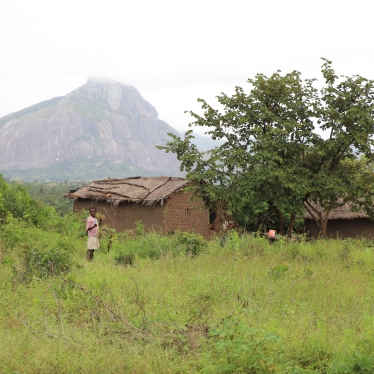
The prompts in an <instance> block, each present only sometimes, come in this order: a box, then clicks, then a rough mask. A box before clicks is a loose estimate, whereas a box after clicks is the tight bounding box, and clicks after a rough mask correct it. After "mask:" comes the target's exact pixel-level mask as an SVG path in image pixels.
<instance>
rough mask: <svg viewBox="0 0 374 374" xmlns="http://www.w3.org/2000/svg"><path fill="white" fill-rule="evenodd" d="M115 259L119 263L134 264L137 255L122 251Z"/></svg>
mask: <svg viewBox="0 0 374 374" xmlns="http://www.w3.org/2000/svg"><path fill="white" fill-rule="evenodd" d="M114 261H115V262H116V264H117V265H129V266H132V265H134V262H135V255H134V254H133V253H120V254H118V255H117V256H116V257H114Z"/></svg>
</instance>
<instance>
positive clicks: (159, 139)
mask: <svg viewBox="0 0 374 374" xmlns="http://www.w3.org/2000/svg"><path fill="white" fill-rule="evenodd" d="M168 132H172V133H175V134H177V131H176V130H174V129H173V128H172V127H171V126H169V125H168V124H167V123H165V122H163V121H161V120H159V119H158V114H157V111H156V109H155V108H154V107H153V106H152V105H151V104H150V103H148V102H147V101H146V100H144V99H143V97H142V96H141V95H140V93H139V92H138V91H137V90H136V89H135V88H134V87H131V86H125V85H123V84H120V83H118V82H115V81H110V80H96V79H92V80H89V81H88V82H87V83H86V84H85V85H83V86H82V87H80V88H78V89H76V90H75V91H73V92H71V93H70V94H68V95H66V96H64V97H58V98H54V99H51V100H48V101H45V102H43V103H39V104H36V105H34V106H32V107H30V108H27V109H24V110H22V111H20V112H17V113H13V114H10V115H8V116H5V117H3V118H0V172H2V171H5V170H16V169H24V170H27V169H42V168H50V167H52V166H54V165H57V164H60V163H66V162H69V161H79V160H83V161H84V160H87V159H95V160H110V161H111V162H113V163H114V164H121V163H123V164H126V165H131V166H133V167H134V168H135V169H136V170H143V171H144V172H145V174H147V173H149V174H153V175H154V174H159V175H180V172H179V162H178V161H177V160H176V158H175V156H174V155H172V154H166V153H165V152H163V151H160V150H158V149H156V147H155V146H156V145H162V144H165V142H166V141H167V138H168V137H167V133H168Z"/></svg>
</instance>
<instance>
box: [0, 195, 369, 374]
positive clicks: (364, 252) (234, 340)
mask: <svg viewBox="0 0 374 374" xmlns="http://www.w3.org/2000/svg"><path fill="white" fill-rule="evenodd" d="M7 193H9V194H10V192H9V191H8V192H7ZM12 201H14V202H17V204H15V203H14V206H5V205H4V203H3V200H1V199H0V204H2V208H1V209H2V210H1V212H2V217H3V218H2V223H1V225H0V228H1V230H0V263H1V265H0V362H1V365H0V373H45V372H48V373H76V372H79V373H93V372H97V373H99V372H105V373H126V372H129V373H294V374H296V373H326V374H327V373H334V374H335V373H336V374H343V373H372V372H374V358H373V354H372V352H373V351H374V293H373V285H374V249H373V248H374V247H373V243H371V242H369V241H367V240H319V241H315V242H308V241H300V242H291V241H288V240H279V241H277V242H275V243H274V244H270V243H269V242H268V241H267V240H266V239H263V238H258V237H254V236H252V235H242V236H240V235H238V234H237V233H235V232H233V233H231V234H230V235H229V236H228V238H227V240H226V241H225V242H224V243H223V245H221V243H220V239H219V238H217V240H214V241H212V242H209V243H207V242H205V241H204V240H203V239H202V238H200V237H199V236H197V235H194V234H186V233H180V232H176V233H174V235H170V236H162V235H160V234H159V233H155V232H151V233H147V232H144V230H143V228H142V225H141V222H139V223H138V225H137V229H136V230H134V232H128V233H115V232H113V231H110V230H107V232H110V235H106V236H104V237H103V238H102V240H101V246H102V249H101V250H100V251H98V252H97V254H95V259H94V261H92V262H87V261H86V260H85V241H86V237H85V232H84V218H85V216H82V215H75V216H73V215H66V216H64V217H61V216H59V215H58V214H56V213H54V212H53V211H52V210H50V209H49V208H46V209H43V208H42V207H40V206H39V205H37V204H36V205H32V204H30V200H28V199H25V200H24V202H25V203H27V205H26V208H27V207H29V208H30V209H34V210H33V211H31V212H29V213H28V214H27V216H24V217H23V216H22V215H21V214H18V213H17V214H14V215H13V214H12V209H13V208H14V209H15V208H17V209H16V210H15V212H20V211H22V209H21V208H22V201H23V199H22V198H20V199H18V200H17V199H14V200H12ZM33 206H34V208H32V207H33ZM103 231H104V232H105V230H103ZM109 242H110V245H109V246H108V243H109Z"/></svg>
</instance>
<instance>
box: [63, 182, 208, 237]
mask: <svg viewBox="0 0 374 374" xmlns="http://www.w3.org/2000/svg"><path fill="white" fill-rule="evenodd" d="M190 183H191V182H190V181H188V180H186V179H183V178H176V177H132V178H124V179H112V178H107V179H101V180H95V181H92V183H91V184H89V185H87V186H84V187H81V188H79V189H77V190H76V191H70V192H69V193H68V194H67V195H65V196H66V197H68V198H71V199H73V200H74V204H73V212H74V213H76V212H79V211H81V210H82V209H85V210H88V209H89V208H90V207H92V206H95V207H96V209H97V210H98V212H100V213H101V214H102V215H103V224H106V225H108V226H111V227H114V228H115V229H116V230H117V231H125V230H132V229H134V228H135V222H136V221H141V222H142V224H144V226H145V229H146V230H156V231H158V232H163V233H168V232H173V231H176V230H181V231H186V232H195V233H198V234H201V235H202V236H203V237H204V238H205V239H207V240H208V239H210V237H211V233H210V227H209V210H208V209H206V208H205V207H204V203H203V201H202V200H199V201H191V200H190V197H191V193H190V192H185V191H184V190H185V188H186V187H187V186H188V185H189V184H190Z"/></svg>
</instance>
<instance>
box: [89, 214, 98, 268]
mask: <svg viewBox="0 0 374 374" xmlns="http://www.w3.org/2000/svg"><path fill="white" fill-rule="evenodd" d="M86 222H87V224H86V230H87V234H88V239H87V260H88V261H92V260H93V258H94V251H95V250H98V249H99V248H100V245H99V223H98V221H97V218H96V208H94V207H92V208H90V216H89V217H88V218H87V219H86Z"/></svg>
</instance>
